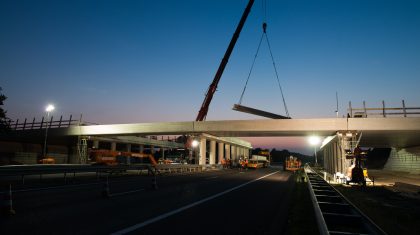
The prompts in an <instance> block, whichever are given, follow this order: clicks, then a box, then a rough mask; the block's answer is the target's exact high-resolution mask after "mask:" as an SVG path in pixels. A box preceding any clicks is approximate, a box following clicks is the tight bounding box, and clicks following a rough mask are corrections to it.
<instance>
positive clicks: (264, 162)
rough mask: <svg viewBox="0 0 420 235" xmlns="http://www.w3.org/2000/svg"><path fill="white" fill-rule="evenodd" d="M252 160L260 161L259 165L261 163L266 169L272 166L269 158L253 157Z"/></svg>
mask: <svg viewBox="0 0 420 235" xmlns="http://www.w3.org/2000/svg"><path fill="white" fill-rule="evenodd" d="M251 160H255V161H258V163H261V164H262V167H264V168H265V167H268V166H269V165H270V162H269V161H268V160H267V156H261V155H252V156H251Z"/></svg>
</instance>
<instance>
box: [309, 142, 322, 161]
mask: <svg viewBox="0 0 420 235" xmlns="http://www.w3.org/2000/svg"><path fill="white" fill-rule="evenodd" d="M308 141H309V144H310V145H311V146H314V153H315V166H318V159H317V156H316V146H318V145H319V143H320V142H321V138H319V137H318V136H311V137H309V139H308Z"/></svg>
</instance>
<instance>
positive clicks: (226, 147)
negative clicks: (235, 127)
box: [225, 144, 230, 160]
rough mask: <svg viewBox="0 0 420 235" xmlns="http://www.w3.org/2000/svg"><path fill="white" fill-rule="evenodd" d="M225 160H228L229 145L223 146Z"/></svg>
mask: <svg viewBox="0 0 420 235" xmlns="http://www.w3.org/2000/svg"><path fill="white" fill-rule="evenodd" d="M225 158H226V160H230V145H229V144H225Z"/></svg>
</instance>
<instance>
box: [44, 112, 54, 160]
mask: <svg viewBox="0 0 420 235" xmlns="http://www.w3.org/2000/svg"><path fill="white" fill-rule="evenodd" d="M54 109H55V107H54V105H52V104H49V105H47V108H45V111H46V112H47V127H46V128H45V140H44V158H47V136H48V126H49V125H48V118H49V117H50V112H52V111H53V110H54ZM50 124H51V123H50Z"/></svg>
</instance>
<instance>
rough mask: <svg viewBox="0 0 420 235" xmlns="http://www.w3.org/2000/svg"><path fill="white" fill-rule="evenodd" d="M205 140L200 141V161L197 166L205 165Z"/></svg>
mask: <svg viewBox="0 0 420 235" xmlns="http://www.w3.org/2000/svg"><path fill="white" fill-rule="evenodd" d="M206 149H207V145H206V138H201V139H200V159H199V160H198V164H199V165H206Z"/></svg>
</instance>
